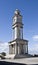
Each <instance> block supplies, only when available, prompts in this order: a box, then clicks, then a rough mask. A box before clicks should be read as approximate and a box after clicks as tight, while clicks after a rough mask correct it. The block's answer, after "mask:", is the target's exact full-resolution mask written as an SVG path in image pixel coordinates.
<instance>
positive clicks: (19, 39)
mask: <svg viewBox="0 0 38 65" xmlns="http://www.w3.org/2000/svg"><path fill="white" fill-rule="evenodd" d="M12 29H13V40H12V41H10V42H9V54H15V55H23V54H26V53H27V54H28V40H24V39H23V23H22V15H21V12H20V11H19V10H18V9H16V10H15V12H14V16H13V24H12Z"/></svg>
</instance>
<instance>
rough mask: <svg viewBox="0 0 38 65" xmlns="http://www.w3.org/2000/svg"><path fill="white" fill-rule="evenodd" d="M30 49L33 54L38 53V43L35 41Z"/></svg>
mask: <svg viewBox="0 0 38 65" xmlns="http://www.w3.org/2000/svg"><path fill="white" fill-rule="evenodd" d="M28 50H29V53H31V54H38V43H35V44H34V43H33V44H32V45H29V47H28Z"/></svg>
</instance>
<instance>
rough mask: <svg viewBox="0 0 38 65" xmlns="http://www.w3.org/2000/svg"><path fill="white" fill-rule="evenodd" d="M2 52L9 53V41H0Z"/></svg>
mask: <svg viewBox="0 0 38 65" xmlns="http://www.w3.org/2000/svg"><path fill="white" fill-rule="evenodd" d="M1 52H6V53H9V45H8V43H0V53H1Z"/></svg>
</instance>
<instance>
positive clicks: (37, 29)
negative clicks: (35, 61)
mask: <svg viewBox="0 0 38 65" xmlns="http://www.w3.org/2000/svg"><path fill="white" fill-rule="evenodd" d="M15 9H19V10H20V11H21V14H22V16H23V24H24V29H23V35H24V36H23V37H24V39H27V40H29V44H28V46H29V47H28V49H29V53H31V52H32V53H38V0H0V41H1V42H9V41H10V40H13V39H12V36H13V35H12V16H13V15H14V11H15Z"/></svg>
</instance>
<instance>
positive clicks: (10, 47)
mask: <svg viewBox="0 0 38 65" xmlns="http://www.w3.org/2000/svg"><path fill="white" fill-rule="evenodd" d="M9 54H12V46H11V45H9Z"/></svg>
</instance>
